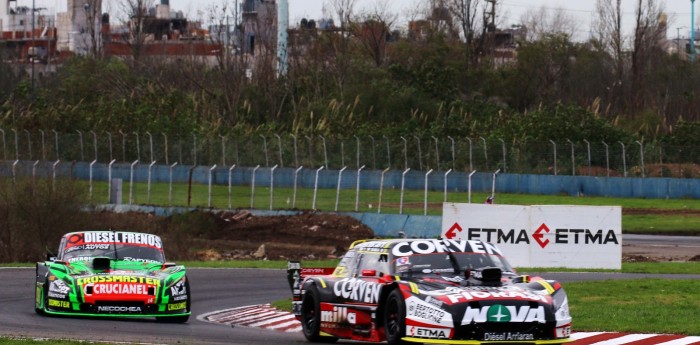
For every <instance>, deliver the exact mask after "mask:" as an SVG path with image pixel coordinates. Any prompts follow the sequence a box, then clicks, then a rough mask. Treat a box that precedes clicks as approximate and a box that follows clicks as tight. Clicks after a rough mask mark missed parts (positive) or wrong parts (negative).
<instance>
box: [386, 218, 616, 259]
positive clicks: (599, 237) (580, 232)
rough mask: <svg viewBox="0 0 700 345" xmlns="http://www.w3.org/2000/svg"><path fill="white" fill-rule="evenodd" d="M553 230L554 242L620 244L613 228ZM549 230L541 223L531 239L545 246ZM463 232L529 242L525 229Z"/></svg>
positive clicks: (475, 237) (476, 237)
mask: <svg viewBox="0 0 700 345" xmlns="http://www.w3.org/2000/svg"><path fill="white" fill-rule="evenodd" d="M451 230H452V229H451ZM553 231H554V243H555V244H603V245H605V244H620V240H619V239H618V238H617V235H616V234H615V230H613V229H608V230H604V229H597V230H591V229H554V230H553ZM452 232H454V231H452ZM551 232H552V230H551V229H550V228H549V227H548V226H547V224H544V223H543V224H542V225H540V226H539V227H538V228H537V229H536V230H535V231H534V232H533V233H532V239H533V241H535V242H536V243H537V244H538V245H539V246H540V247H541V248H546V247H547V246H548V245H550V244H551V241H550V240H549V239H546V238H544V236H545V234H548V233H551ZM464 233H466V235H465V237H466V239H467V240H469V241H484V242H490V243H507V244H521V243H525V244H530V235H529V234H528V231H527V230H525V229H497V228H467V229H466V230H464ZM455 236H456V235H455ZM453 237H454V236H453ZM419 254H425V253H419ZM499 254H500V253H499ZM394 255H396V254H394Z"/></svg>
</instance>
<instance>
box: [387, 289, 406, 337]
mask: <svg viewBox="0 0 700 345" xmlns="http://www.w3.org/2000/svg"><path fill="white" fill-rule="evenodd" d="M384 334H385V335H386V341H387V343H389V345H404V344H408V343H407V342H406V341H404V340H402V338H403V337H404V336H405V335H406V303H405V302H404V299H403V295H402V294H401V291H400V290H399V289H394V290H393V291H391V293H389V296H388V297H387V298H386V301H385V302H384Z"/></svg>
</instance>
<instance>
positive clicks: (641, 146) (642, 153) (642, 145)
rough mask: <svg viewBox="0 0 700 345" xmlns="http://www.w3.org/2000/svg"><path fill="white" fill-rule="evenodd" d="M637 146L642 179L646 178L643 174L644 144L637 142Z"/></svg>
mask: <svg viewBox="0 0 700 345" xmlns="http://www.w3.org/2000/svg"><path fill="white" fill-rule="evenodd" d="M636 143H637V144H639V164H641V165H642V178H645V177H646V174H645V173H644V144H642V142H641V141H639V140H637V141H636Z"/></svg>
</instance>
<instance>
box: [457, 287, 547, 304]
mask: <svg viewBox="0 0 700 345" xmlns="http://www.w3.org/2000/svg"><path fill="white" fill-rule="evenodd" d="M445 291H446V292H447V293H446V294H445V297H447V299H448V300H449V301H450V303H460V302H466V301H474V300H484V299H520V300H528V301H536V302H542V303H550V300H551V297H550V296H546V295H538V294H535V293H531V292H529V291H525V290H462V289H459V288H447V289H445Z"/></svg>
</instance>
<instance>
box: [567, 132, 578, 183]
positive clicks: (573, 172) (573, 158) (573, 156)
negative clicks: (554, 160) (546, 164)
mask: <svg viewBox="0 0 700 345" xmlns="http://www.w3.org/2000/svg"><path fill="white" fill-rule="evenodd" d="M566 141H568V142H569V145H571V176H576V154H575V151H574V142H573V141H571V140H569V139H566Z"/></svg>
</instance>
